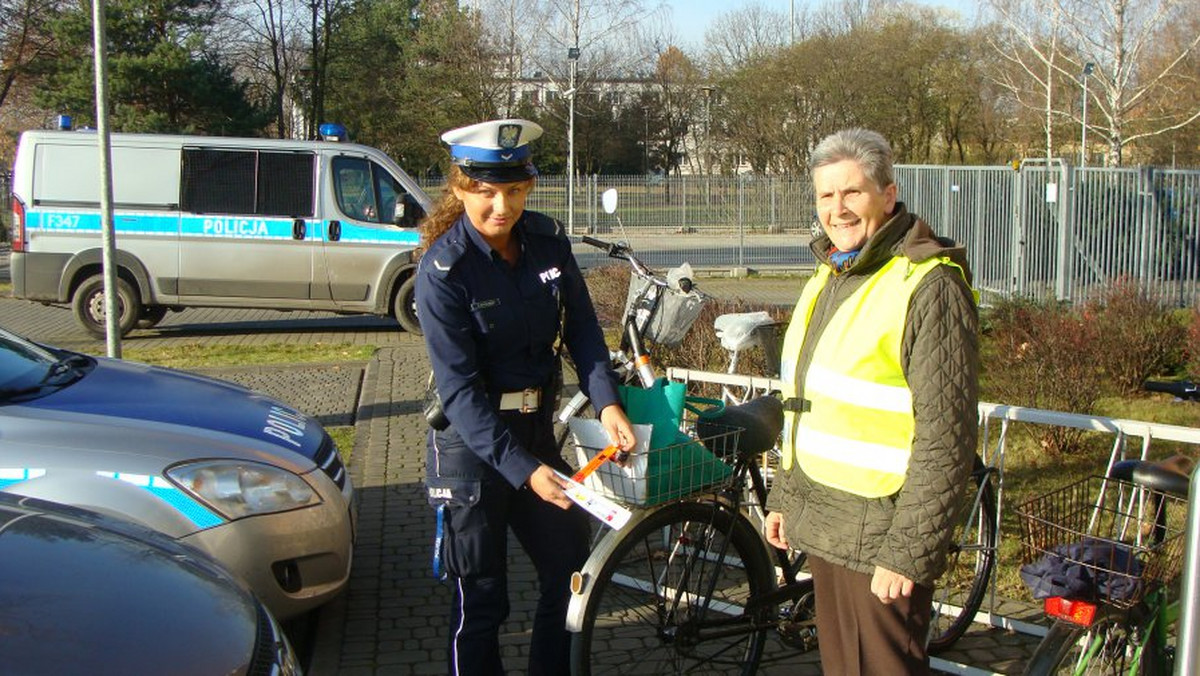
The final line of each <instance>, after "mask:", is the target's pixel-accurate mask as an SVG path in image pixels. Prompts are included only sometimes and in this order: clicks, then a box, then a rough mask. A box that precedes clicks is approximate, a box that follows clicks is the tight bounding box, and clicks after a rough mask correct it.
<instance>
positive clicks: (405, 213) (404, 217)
mask: <svg viewBox="0 0 1200 676" xmlns="http://www.w3.org/2000/svg"><path fill="white" fill-rule="evenodd" d="M422 218H425V210H424V209H422V208H421V205H420V203H418V202H417V200H416V199H415V198H414V197H413V196H412V195H408V194H405V195H402V196H401V197H400V199H398V200H396V210H395V213H393V214H392V223H394V224H395V225H398V226H400V227H402V228H414V227H416V226H417V224H418V223H420V222H421V219H422Z"/></svg>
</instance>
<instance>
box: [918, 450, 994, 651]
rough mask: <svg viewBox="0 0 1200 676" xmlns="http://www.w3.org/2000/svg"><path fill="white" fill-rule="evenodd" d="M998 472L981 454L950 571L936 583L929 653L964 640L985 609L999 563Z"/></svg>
mask: <svg viewBox="0 0 1200 676" xmlns="http://www.w3.org/2000/svg"><path fill="white" fill-rule="evenodd" d="M992 474H993V473H992V472H991V471H990V470H988V468H987V467H985V466H984V464H983V460H981V459H980V458H979V456H975V467H974V468H973V470H972V472H971V479H970V486H969V487H968V489H967V497H966V500H964V501H963V509H962V512H961V514H960V515H959V518H958V519H957V520H956V522H955V524H954V531H953V535H952V536H951V540H950V551H949V554H948V555H947V559H946V572H945V573H943V574H942V576H941V577H940V578H938V580H937V582H936V583H934V593H933V611H932V613H931V615H930V619H929V652H930V653H931V654H937V653H939V652H941V651H943V650H945V649H947V648H949V647H950V646H951V645H953V644H954V642H955V641H957V640H958V639H960V638H962V635H963V634H964V633H966V631H967V629H968V628H969V627H970V626H971V622H973V621H974V620H975V613H976V612H978V611H979V607H980V606H981V605H983V598H984V596H985V595H986V594H987V588H988V584H989V583H990V581H991V578H992V568H993V566H995V565H996V511H997V505H996V487H995V485H994V484H993V482H992Z"/></svg>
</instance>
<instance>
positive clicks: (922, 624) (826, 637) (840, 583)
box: [808, 556, 933, 676]
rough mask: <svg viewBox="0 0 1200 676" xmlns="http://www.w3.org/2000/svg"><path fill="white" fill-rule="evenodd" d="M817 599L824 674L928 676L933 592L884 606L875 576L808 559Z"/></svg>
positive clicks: (916, 592)
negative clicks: (876, 590)
mask: <svg viewBox="0 0 1200 676" xmlns="http://www.w3.org/2000/svg"><path fill="white" fill-rule="evenodd" d="M808 565H809V570H811V571H812V575H813V585H814V591H815V593H816V601H817V640H818V643H819V645H820V651H821V669H822V671H824V673H825V676H867V675H870V674H879V675H880V676H900V675H902V674H922V675H924V674H928V673H929V654H928V653H927V652H926V650H925V641H926V638H927V635H928V634H929V612H930V607H931V604H932V602H933V590H932V589H930V588H928V587H924V586H922V585H914V586H913V593H912V596H911V597H909V598H901V599H898V600H896V601H894V602H892V603H891V604H888V605H884V604H883V603H881V602H880V601H879V598H878V597H877V596H875V595H874V594H872V593H871V576H870V575H864V574H862V573H856V572H854V571H852V570H850V569H848V568H845V567H842V566H838V565H834V564H832V563H829V562H828V561H823V560H821V559H818V558H816V557H813V556H810V557H808Z"/></svg>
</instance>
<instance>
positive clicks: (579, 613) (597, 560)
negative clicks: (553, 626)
mask: <svg viewBox="0 0 1200 676" xmlns="http://www.w3.org/2000/svg"><path fill="white" fill-rule="evenodd" d="M655 511H656V510H653V509H639V510H637V511H635V512H634V513H633V518H631V519H630V520H629V521H628V522H627V523H626V524H625V526H623V527H622V528H621V530H614V529H611V528H610V529H608V531H607V532H606V533H605V534H604V535H603V536H602V537H601V538H600V542H598V543H597V544H596V546H594V547H592V553H591V554H589V555H588V559H587V561H585V562H584V563H583V567H582V568H580V569H579V570H577V571H575V572H574V573H573V574H572V575H571V600H570V601H569V602H568V605H567V625H566V626H567V631H569V632H572V633H575V634H578V633H579V632H580V631H583V621H584V617H583V614H584V612H585V611H586V610H587V603H588V597H590V596H591V593H592V584H591V583H592V580H593V579H595V577H596V576H597V575H599V574H600V569H601V568H603V567H604V563H605V562H606V561H608V557H609V556H611V555H612V553H613V550H614V549H616V548H617V545H619V544H621V538H623V537H625V536H626V535H628V534H629V533H631V532H632V531H633V529H634V528H635V527H636V526H637V525H638V524H639V523H641V522H642V521H644V520H645V519H646V518H647V517H649V516H650V515H651V514H653V513H654V512H655Z"/></svg>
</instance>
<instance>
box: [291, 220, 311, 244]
mask: <svg viewBox="0 0 1200 676" xmlns="http://www.w3.org/2000/svg"><path fill="white" fill-rule="evenodd" d="M307 233H308V226H306V225H305V224H304V219H303V218H297V219H296V220H294V221H292V239H304V236H305V235H306V234H307Z"/></svg>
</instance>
